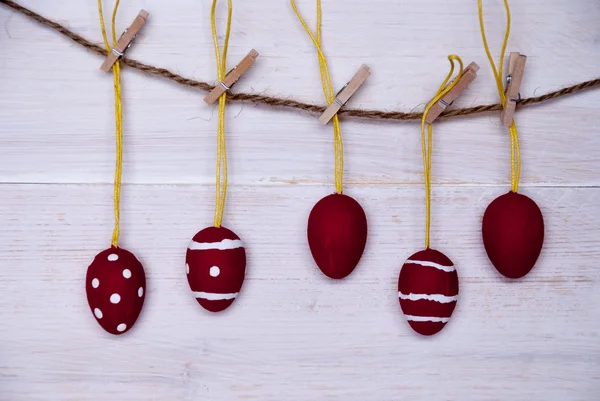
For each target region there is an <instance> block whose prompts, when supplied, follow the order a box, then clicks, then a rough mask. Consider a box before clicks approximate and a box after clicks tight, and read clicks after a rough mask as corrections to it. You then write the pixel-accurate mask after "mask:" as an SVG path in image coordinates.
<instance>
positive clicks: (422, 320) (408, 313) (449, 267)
mask: <svg viewBox="0 0 600 401" xmlns="http://www.w3.org/2000/svg"><path fill="white" fill-rule="evenodd" d="M457 299H458V274H457V273H456V268H455V267H454V264H453V263H452V261H451V260H450V259H449V258H448V257H447V256H446V255H444V254H443V253H441V252H439V251H436V250H434V249H431V248H427V249H425V250H423V251H419V252H417V253H415V254H414V255H412V256H410V257H409V258H408V260H407V261H406V262H404V265H403V266H402V269H401V270H400V275H399V277H398V300H399V301H400V307H401V308H402V312H403V313H404V316H405V317H406V320H407V321H408V324H409V325H410V327H411V328H412V329H413V330H414V331H416V332H417V333H419V334H422V335H424V336H430V335H433V334H436V333H438V332H439V331H440V330H442V329H443V328H444V326H445V325H446V323H447V322H448V320H450V316H452V312H453V311H454V307H455V306H456V301H457Z"/></svg>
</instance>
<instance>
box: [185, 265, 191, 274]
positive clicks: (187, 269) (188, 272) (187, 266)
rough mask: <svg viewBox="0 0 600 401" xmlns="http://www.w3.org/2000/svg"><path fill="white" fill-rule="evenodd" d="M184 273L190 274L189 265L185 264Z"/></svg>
mask: <svg viewBox="0 0 600 401" xmlns="http://www.w3.org/2000/svg"><path fill="white" fill-rule="evenodd" d="M185 273H186V274H190V265H188V264H187V263H186V264H185Z"/></svg>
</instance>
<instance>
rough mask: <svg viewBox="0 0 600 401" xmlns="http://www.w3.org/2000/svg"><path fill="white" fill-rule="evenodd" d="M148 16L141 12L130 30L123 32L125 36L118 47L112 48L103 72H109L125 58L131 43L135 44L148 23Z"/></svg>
mask: <svg viewBox="0 0 600 401" xmlns="http://www.w3.org/2000/svg"><path fill="white" fill-rule="evenodd" d="M148 15H149V14H148V11H145V10H141V11H140V12H139V14H138V15H137V17H135V20H133V23H132V24H131V25H130V26H129V28H127V29H126V30H125V32H123V34H122V35H121V37H120V38H119V41H118V42H117V45H116V46H115V47H113V48H112V50H111V51H110V53H108V55H107V56H106V58H105V59H104V62H103V63H102V65H101V66H100V69H101V70H102V71H104V72H109V71H110V69H111V68H112V66H113V65H114V64H115V63H116V62H117V60H118V59H119V58H121V57H122V56H123V54H124V53H125V52H126V51H127V49H129V47H130V46H131V43H133V41H134V39H135V38H136V36H137V34H138V32H139V31H140V29H142V27H143V26H144V24H145V23H146V20H147V19H148Z"/></svg>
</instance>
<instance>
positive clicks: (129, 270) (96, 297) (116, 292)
mask: <svg viewBox="0 0 600 401" xmlns="http://www.w3.org/2000/svg"><path fill="white" fill-rule="evenodd" d="M85 292H86V295H87V300H88V304H89V306H90V310H91V311H92V314H93V315H94V318H95V319H96V321H97V322H98V324H99V325H100V326H102V328H103V329H104V330H106V331H108V332H109V333H111V334H117V335H118V334H123V333H126V332H127V331H129V329H131V328H132V327H133V324H134V323H135V322H136V320H137V318H138V316H139V315H140V312H141V311H142V306H143V305H144V299H145V297H146V273H145V272H144V268H143V267H142V264H141V263H140V262H139V260H137V258H136V257H135V256H134V255H133V254H132V253H131V252H129V251H126V250H125V249H123V248H119V247H115V246H113V247H110V248H108V249H105V250H104V251H102V252H100V253H99V254H98V255H96V257H95V258H94V261H93V262H92V264H91V265H90V266H89V267H88V269H87V274H86V278H85Z"/></svg>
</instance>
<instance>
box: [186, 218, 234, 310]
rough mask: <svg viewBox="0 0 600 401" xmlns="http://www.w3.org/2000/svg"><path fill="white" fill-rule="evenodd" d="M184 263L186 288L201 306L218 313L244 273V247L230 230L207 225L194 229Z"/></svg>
mask: <svg viewBox="0 0 600 401" xmlns="http://www.w3.org/2000/svg"><path fill="white" fill-rule="evenodd" d="M185 262H186V263H185V268H186V273H187V278H188V283H189V284H190V288H191V289H192V291H193V293H194V296H195V297H196V301H198V303H199V304H200V305H202V307H203V308H204V309H206V310H209V311H211V312H220V311H222V310H224V309H226V308H227V307H228V306H229V305H231V304H232V303H233V301H234V300H235V298H236V297H237V296H238V294H239V292H240V290H241V289H242V284H243V283H244V276H245V275H246V250H245V249H244V245H243V244H242V241H241V240H240V237H238V236H237V235H235V233H234V232H233V231H231V230H228V229H226V228H225V227H207V228H205V229H204V230H202V231H200V232H198V234H196V235H195V236H194V238H193V239H192V242H190V245H189V246H188V250H187V253H186V255H185Z"/></svg>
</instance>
